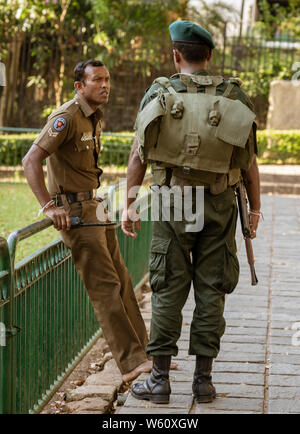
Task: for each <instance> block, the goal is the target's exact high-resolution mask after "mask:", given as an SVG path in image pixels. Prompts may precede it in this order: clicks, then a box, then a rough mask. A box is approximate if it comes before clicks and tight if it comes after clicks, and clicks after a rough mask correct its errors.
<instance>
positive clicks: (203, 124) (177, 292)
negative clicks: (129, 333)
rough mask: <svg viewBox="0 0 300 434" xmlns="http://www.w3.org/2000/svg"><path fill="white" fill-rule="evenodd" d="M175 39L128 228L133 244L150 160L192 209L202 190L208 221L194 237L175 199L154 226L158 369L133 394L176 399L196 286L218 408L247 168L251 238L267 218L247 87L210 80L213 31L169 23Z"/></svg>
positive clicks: (200, 362) (203, 354)
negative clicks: (189, 199) (186, 311)
mask: <svg viewBox="0 0 300 434" xmlns="http://www.w3.org/2000/svg"><path fill="white" fill-rule="evenodd" d="M170 34H171V38H172V41H173V57H174V64H175V68H176V70H177V74H175V75H173V76H172V77H171V78H170V79H168V78H166V77H160V78H159V79H156V80H155V81H154V83H153V84H152V86H151V87H150V88H149V90H148V91H147V92H146V94H145V96H144V98H143V100H142V102H141V104H140V111H139V114H138V117H137V121H136V125H135V129H136V138H135V141H134V144H133V148H132V151H131V155H130V160H129V165H128V174H127V190H128V194H127V200H126V206H125V209H124V213H123V217H122V220H123V222H122V228H123V231H124V233H125V234H127V235H128V236H131V237H136V236H137V233H136V232H135V227H136V229H137V230H139V229H140V222H139V219H138V217H137V215H135V217H133V215H132V214H131V213H132V212H133V214H134V211H133V209H132V208H133V204H134V200H135V198H133V197H130V196H131V188H132V187H133V186H139V185H141V183H142V180H143V177H144V174H145V171H146V167H147V164H146V163H148V162H150V163H152V173H153V177H154V183H155V184H156V185H158V186H160V187H161V186H164V188H165V189H166V188H169V189H172V188H174V186H176V187H179V188H181V190H183V191H184V188H185V187H187V186H190V187H191V190H192V192H193V193H192V194H193V206H194V207H195V205H196V193H195V190H196V189H197V188H198V187H202V189H203V190H204V192H203V195H204V216H203V217H204V224H203V227H201V228H200V229H201V230H197V231H190V230H187V227H188V226H187V224H188V221H186V220H185V219H184V217H183V219H182V220H181V221H177V220H178V219H176V218H174V217H175V216H174V214H175V211H176V209H175V208H176V207H175V202H174V201H173V202H172V200H170V203H171V209H170V219H169V221H166V219H165V218H163V213H162V212H161V214H160V216H159V217H160V218H159V219H158V221H154V222H153V239H152V244H151V255H150V283H151V288H152V291H153V294H152V320H151V329H150V341H149V343H148V345H147V353H148V354H151V355H152V356H153V360H154V362H153V369H152V372H151V374H150V376H149V378H148V379H147V380H146V381H145V382H144V383H138V384H135V385H134V386H133V388H132V391H131V393H132V395H133V396H134V397H135V398H137V399H147V400H151V401H153V402H156V403H167V402H169V395H170V393H171V388H170V382H169V367H170V362H171V356H176V355H177V353H178V348H177V345H176V343H177V340H178V339H179V337H180V333H181V325H182V314H181V311H182V308H183V306H184V304H185V302H186V300H187V297H188V294H189V291H190V287H191V283H193V286H194V294H195V302H196V307H195V310H194V314H193V320H192V323H191V328H190V344H189V354H190V355H195V356H196V366H195V371H194V379H193V384H192V390H193V393H194V396H195V397H196V399H197V400H198V402H211V401H212V400H213V399H214V398H215V396H216V391H215V388H214V386H213V384H212V381H211V378H212V377H211V371H212V363H213V359H214V358H215V357H217V355H218V352H219V349H220V339H221V337H222V335H223V333H224V330H225V320H224V317H223V311H224V303H225V294H228V293H230V292H232V291H233V290H234V288H235V287H236V285H237V282H238V277H239V263H238V259H237V255H236V243H235V231H236V218H237V205H236V200H235V190H234V186H235V185H236V184H237V182H238V181H239V179H240V176H241V169H242V170H243V174H244V179H245V180H246V188H247V195H248V199H249V204H250V209H251V211H250V215H249V218H250V227H251V233H252V237H253V238H254V237H255V235H256V229H257V226H258V220H259V215H260V188H259V172H258V167H257V163H256V155H255V154H257V149H256V137H255V131H256V130H255V127H256V125H255V123H254V122H253V120H254V118H255V115H254V114H253V112H252V104H251V102H250V100H249V98H248V97H247V95H246V94H245V93H244V92H243V90H242V89H241V87H240V85H241V82H240V80H238V79H229V80H224V79H223V77H215V76H211V75H210V74H209V73H208V71H207V68H208V64H209V61H210V59H211V56H212V50H213V49H214V41H213V38H212V36H211V34H210V33H209V32H208V31H207V30H206V29H204V28H202V27H201V26H199V25H197V24H194V23H191V22H188V21H176V22H174V23H172V24H171V25H170ZM162 196H163V195H162ZM162 202H164V200H163V199H162ZM163 208H164V204H163V203H162V204H161V210H163Z"/></svg>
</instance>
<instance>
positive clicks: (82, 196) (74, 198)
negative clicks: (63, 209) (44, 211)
mask: <svg viewBox="0 0 300 434" xmlns="http://www.w3.org/2000/svg"><path fill="white" fill-rule="evenodd" d="M64 195H65V196H66V199H67V202H68V204H69V205H71V204H72V203H74V202H81V201H83V200H91V199H93V198H94V191H93V190H89V191H83V192H80V193H64ZM61 196H62V194H57V195H56V196H55V197H54V198H53V200H54V201H55V205H56V206H63V201H62V198H61Z"/></svg>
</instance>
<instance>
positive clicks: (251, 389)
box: [216, 384, 264, 399]
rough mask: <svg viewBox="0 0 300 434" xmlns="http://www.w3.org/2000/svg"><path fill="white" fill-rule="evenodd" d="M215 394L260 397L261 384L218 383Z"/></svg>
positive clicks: (262, 392)
mask: <svg viewBox="0 0 300 434" xmlns="http://www.w3.org/2000/svg"><path fill="white" fill-rule="evenodd" d="M216 390H217V396H219V397H220V396H223V395H226V397H228V398H260V399H263V397H264V387H263V386H253V385H249V384H218V385H217V387H216Z"/></svg>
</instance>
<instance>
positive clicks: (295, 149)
mask: <svg viewBox="0 0 300 434" xmlns="http://www.w3.org/2000/svg"><path fill="white" fill-rule="evenodd" d="M257 141H258V150H259V153H258V157H259V163H260V164H300V130H262V131H258V134H257Z"/></svg>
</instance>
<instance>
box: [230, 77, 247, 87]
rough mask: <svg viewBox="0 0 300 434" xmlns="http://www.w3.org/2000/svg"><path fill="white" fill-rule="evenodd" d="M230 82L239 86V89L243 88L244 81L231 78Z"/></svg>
mask: <svg viewBox="0 0 300 434" xmlns="http://www.w3.org/2000/svg"><path fill="white" fill-rule="evenodd" d="M228 81H229V83H232V84H237V85H238V86H239V87H241V86H242V84H243V82H242V80H241V79H240V78H238V77H230V78H229V80H228Z"/></svg>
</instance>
